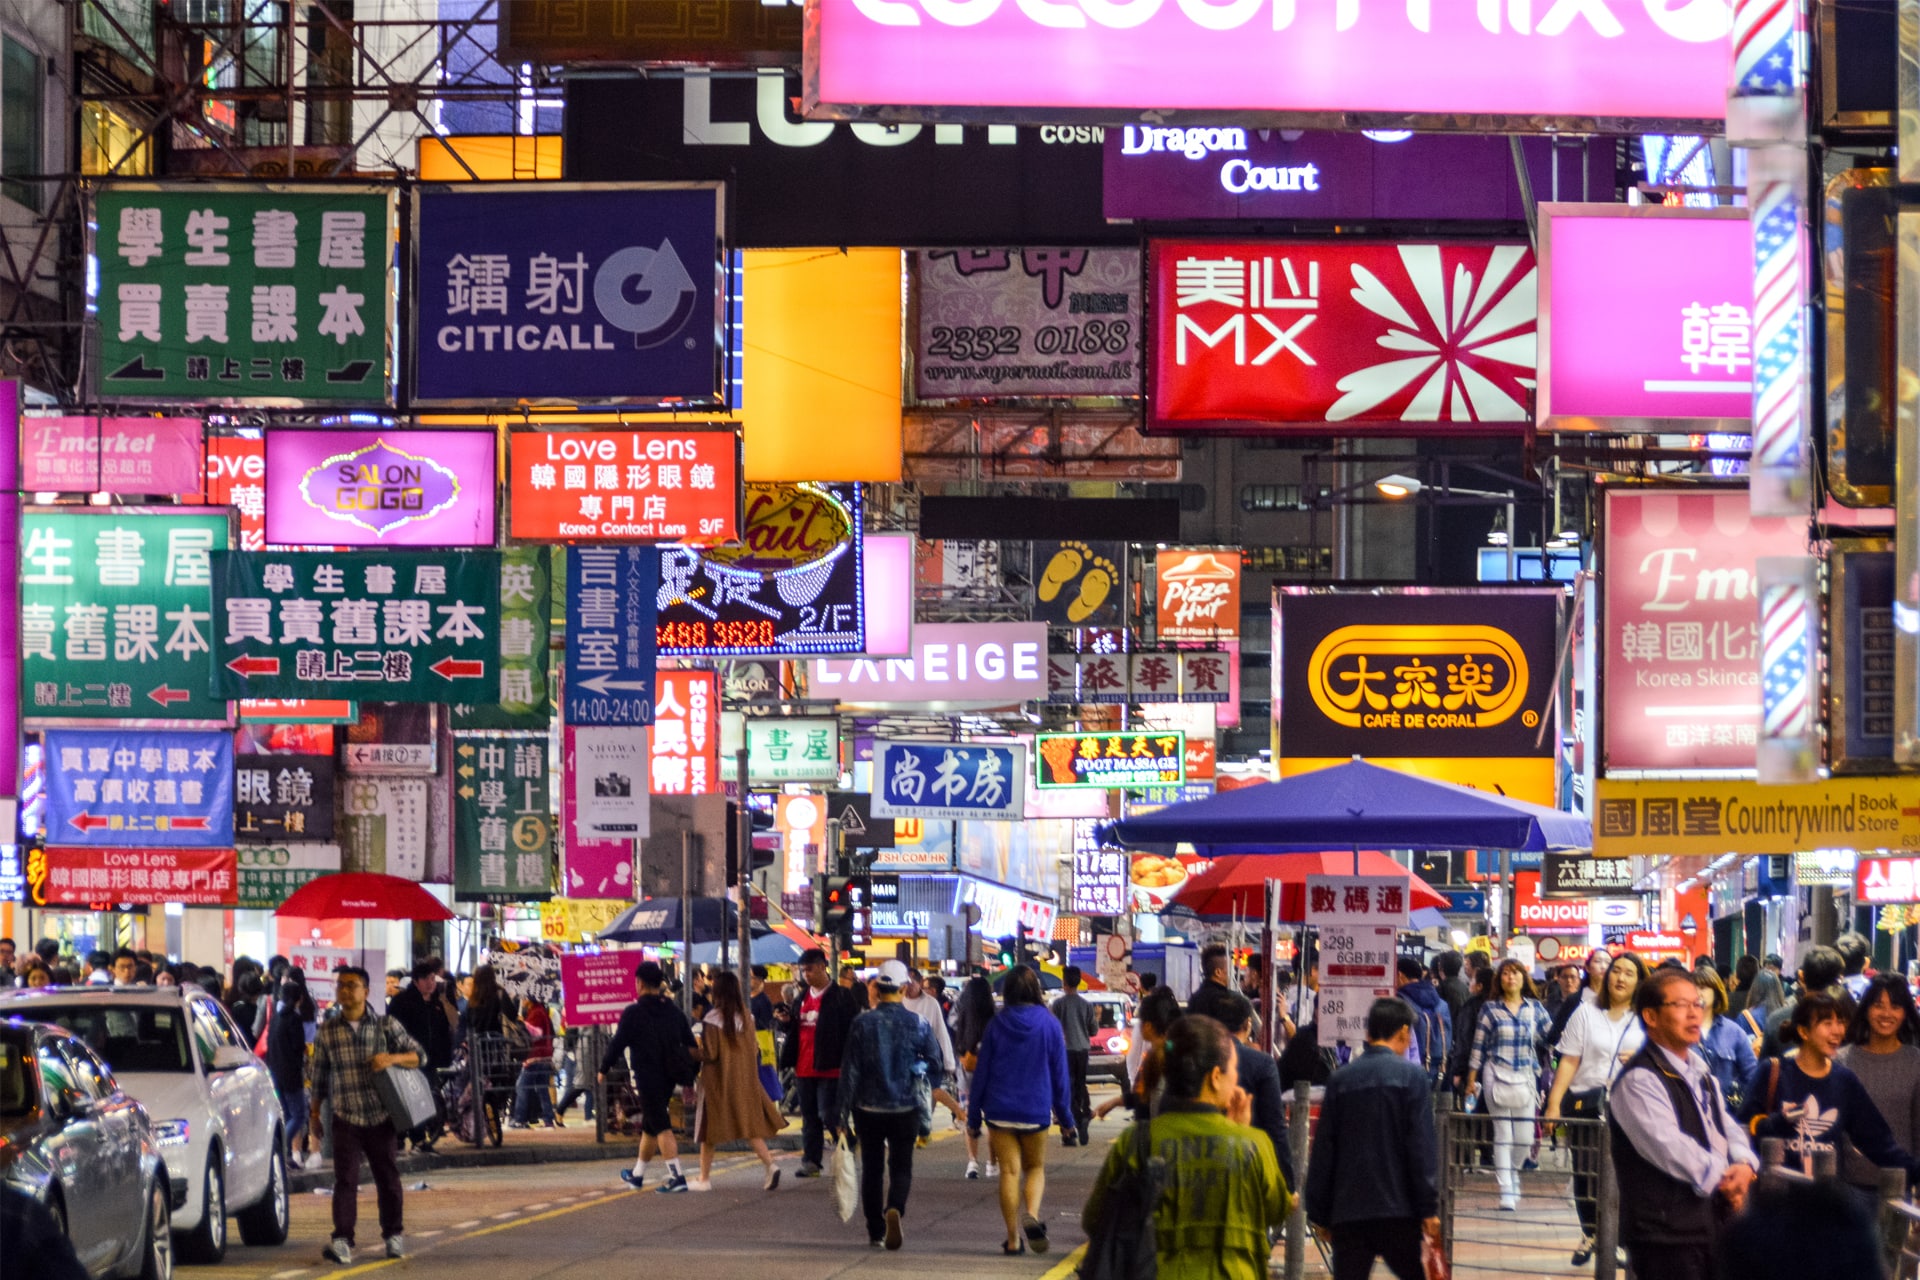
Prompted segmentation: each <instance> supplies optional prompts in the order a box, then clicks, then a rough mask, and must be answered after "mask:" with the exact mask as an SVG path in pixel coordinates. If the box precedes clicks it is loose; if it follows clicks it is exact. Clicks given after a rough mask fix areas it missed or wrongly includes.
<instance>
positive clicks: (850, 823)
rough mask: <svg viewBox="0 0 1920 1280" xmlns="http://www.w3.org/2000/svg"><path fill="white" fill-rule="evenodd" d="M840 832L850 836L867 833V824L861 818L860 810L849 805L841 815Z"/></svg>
mask: <svg viewBox="0 0 1920 1280" xmlns="http://www.w3.org/2000/svg"><path fill="white" fill-rule="evenodd" d="M840 833H841V834H842V835H849V836H863V835H865V834H867V824H866V823H864V822H862V821H861V820H860V811H859V810H858V809H856V808H854V807H853V806H852V805H848V806H847V808H846V812H844V813H842V814H841V815H840Z"/></svg>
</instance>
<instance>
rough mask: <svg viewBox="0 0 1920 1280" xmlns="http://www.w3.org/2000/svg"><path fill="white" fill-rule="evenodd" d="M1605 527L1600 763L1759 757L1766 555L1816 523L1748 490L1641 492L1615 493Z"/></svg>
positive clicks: (1630, 765)
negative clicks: (1761, 576) (1756, 510)
mask: <svg viewBox="0 0 1920 1280" xmlns="http://www.w3.org/2000/svg"><path fill="white" fill-rule="evenodd" d="M1601 532H1602V536H1603V538H1604V541H1605V547H1604V556H1603V559H1604V563H1605V564H1606V565H1607V572H1606V575H1605V581H1604V583H1603V584H1602V586H1603V589H1604V593H1605V600H1604V604H1605V610H1604V615H1603V617H1604V626H1603V627H1602V628H1601V630H1600V633H1599V634H1600V635H1601V637H1602V639H1603V643H1604V647H1605V654H1604V658H1603V668H1602V672H1603V687H1604V689H1605V697H1606V705H1605V707H1604V708H1603V714H1602V716H1601V718H1600V725H1601V744H1602V754H1601V763H1602V765H1603V767H1604V768H1606V769H1608V770H1614V769H1751V768H1753V767H1754V753H1755V749H1756V746H1757V741H1758V737H1759V730H1760V623H1759V617H1760V614H1759V584H1758V582H1757V580H1756V578H1755V573H1756V571H1757V568H1758V565H1757V561H1758V560H1759V558H1760V557H1761V556H1802V555H1805V554H1806V553H1807V522H1806V521H1805V520H1790V519H1772V518H1767V517H1757V516H1755V515H1753V513H1752V509H1751V504H1750V503H1749V501H1748V499H1747V493H1746V490H1745V489H1739V490H1721V491H1700V490H1690V491H1682V490H1668V491H1664V492H1662V491H1642V492H1635V493H1609V494H1608V495H1607V502H1606V519H1605V521H1604V523H1603V524H1602V526H1601ZM1722 852H1724V851H1722ZM1781 852H1784V853H1791V852H1794V850H1791V849H1787V850H1782V851H1781Z"/></svg>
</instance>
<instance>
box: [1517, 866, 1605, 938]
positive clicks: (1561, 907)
mask: <svg viewBox="0 0 1920 1280" xmlns="http://www.w3.org/2000/svg"><path fill="white" fill-rule="evenodd" d="M1513 923H1514V926H1515V927H1516V928H1519V929H1524V930H1525V931H1526V932H1528V933H1585V932H1586V931H1587V902H1586V899H1584V898H1542V897H1541V896H1540V873H1539V872H1538V871H1516V872H1514V874H1513Z"/></svg>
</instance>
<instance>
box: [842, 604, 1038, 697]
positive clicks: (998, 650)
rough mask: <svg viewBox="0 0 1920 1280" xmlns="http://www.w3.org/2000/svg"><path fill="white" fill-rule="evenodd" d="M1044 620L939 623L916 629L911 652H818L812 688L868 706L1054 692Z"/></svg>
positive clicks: (1029, 695) (1030, 695)
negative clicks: (872, 654) (871, 654)
mask: <svg viewBox="0 0 1920 1280" xmlns="http://www.w3.org/2000/svg"><path fill="white" fill-rule="evenodd" d="M1046 652H1047V628H1046V625H1045V624H1044V623H1037V622H1012V623H966V622H955V623H932V624H929V625H926V626H917V627H915V628H914V629H913V656H912V657H910V658H865V657H855V658H817V659H815V660H814V661H813V662H811V663H809V664H808V674H809V686H810V687H809V690H808V691H809V693H810V694H811V695H812V696H813V697H816V698H836V699H838V700H839V701H841V702H849V703H858V704H861V705H865V706H899V705H906V704H914V703H924V702H976V703H988V704H995V705H1004V704H1006V703H1013V702H1026V701H1028V700H1030V699H1035V698H1044V697H1046V696H1047V676H1046V666H1045V658H1046Z"/></svg>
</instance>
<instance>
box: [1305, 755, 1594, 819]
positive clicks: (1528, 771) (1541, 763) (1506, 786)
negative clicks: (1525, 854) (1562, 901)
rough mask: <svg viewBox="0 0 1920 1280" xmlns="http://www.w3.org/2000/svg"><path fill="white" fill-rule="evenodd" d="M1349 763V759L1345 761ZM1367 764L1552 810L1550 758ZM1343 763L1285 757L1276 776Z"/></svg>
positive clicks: (1380, 759) (1553, 767)
mask: <svg viewBox="0 0 1920 1280" xmlns="http://www.w3.org/2000/svg"><path fill="white" fill-rule="evenodd" d="M1348 759H1351V757H1348ZM1366 761H1367V763H1368V764H1377V765H1379V766H1380V767H1381V768H1382V769H1398V770H1399V771H1400V772H1402V773H1410V774H1412V775H1413V776H1414V777H1416V778H1432V779H1433V780H1434V781H1436V782H1451V783H1454V784H1455V785H1456V786H1462V787H1472V788H1473V789H1474V790H1475V791H1491V792H1493V793H1494V794H1495V795H1502V796H1507V797H1510V798H1511V799H1514V800H1526V801H1528V802H1530V803H1532V804H1543V805H1546V806H1547V807H1548V808H1553V807H1554V803H1555V801H1554V782H1555V777H1556V775H1557V773H1558V767H1557V762H1556V761H1554V760H1553V759H1552V758H1551V757H1548V758H1544V759H1543V758H1537V757H1533V756H1514V757H1505V756H1421V757H1412V758H1405V757H1401V758H1394V757H1387V756H1367V757H1366ZM1346 763H1347V759H1337V760H1336V759H1317V758H1313V757H1305V756H1289V757H1285V758H1283V759H1282V760H1281V761H1280V776H1281V777H1283V778H1293V777H1298V776H1299V775H1300V774H1303V773H1312V772H1313V771H1314V770H1315V769H1327V768H1331V767H1332V766H1334V765H1336V764H1346Z"/></svg>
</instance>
